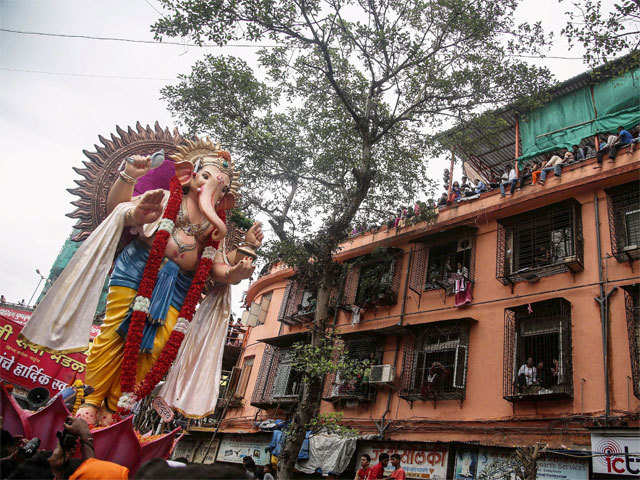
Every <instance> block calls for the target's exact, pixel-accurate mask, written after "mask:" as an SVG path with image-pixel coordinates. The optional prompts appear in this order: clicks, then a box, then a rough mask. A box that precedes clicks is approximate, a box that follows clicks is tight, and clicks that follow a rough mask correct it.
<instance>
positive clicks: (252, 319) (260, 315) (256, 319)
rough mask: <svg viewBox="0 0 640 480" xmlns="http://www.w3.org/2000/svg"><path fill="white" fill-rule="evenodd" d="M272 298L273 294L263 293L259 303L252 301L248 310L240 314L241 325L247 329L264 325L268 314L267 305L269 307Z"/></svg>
mask: <svg viewBox="0 0 640 480" xmlns="http://www.w3.org/2000/svg"><path fill="white" fill-rule="evenodd" d="M272 296H273V292H269V293H265V294H264V295H262V297H261V298H260V301H259V302H258V301H254V302H253V303H252V304H251V307H250V308H249V310H245V311H244V312H243V313H242V324H243V325H246V326H248V327H256V326H258V325H264V321H265V319H266V318H267V313H268V312H269V305H271V297H272Z"/></svg>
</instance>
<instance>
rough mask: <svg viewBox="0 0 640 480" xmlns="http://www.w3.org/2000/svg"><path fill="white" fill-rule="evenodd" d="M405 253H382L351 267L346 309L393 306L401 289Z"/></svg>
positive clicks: (349, 268)
mask: <svg viewBox="0 0 640 480" xmlns="http://www.w3.org/2000/svg"><path fill="white" fill-rule="evenodd" d="M401 254H402V251H401V250H398V249H395V248H387V249H379V250H378V251H375V253H371V254H369V255H366V256H364V257H360V258H359V259H357V260H356V261H355V262H354V263H352V264H351V265H349V266H348V270H347V274H346V279H345V285H344V296H343V304H344V305H357V306H359V307H362V308H366V307H371V306H384V305H394V304H395V303H396V301H397V299H398V289H399V287H400V274H401V268H400V263H399V262H401V261H402V256H401Z"/></svg>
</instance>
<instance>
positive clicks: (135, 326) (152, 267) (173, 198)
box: [120, 177, 182, 393]
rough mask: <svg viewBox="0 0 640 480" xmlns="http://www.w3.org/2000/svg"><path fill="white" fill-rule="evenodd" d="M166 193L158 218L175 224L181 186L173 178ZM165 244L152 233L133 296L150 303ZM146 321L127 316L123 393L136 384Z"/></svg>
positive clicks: (162, 235)
mask: <svg viewBox="0 0 640 480" xmlns="http://www.w3.org/2000/svg"><path fill="white" fill-rule="evenodd" d="M169 191H170V194H169V201H168V203H167V208H166V209H165V211H164V215H163V216H162V218H166V219H169V220H171V221H174V222H175V219H176V217H177V216H178V209H179V208H180V204H181V203H182V185H181V184H180V182H179V181H178V178H177V177H173V178H172V179H171V183H170V184H169ZM168 241H169V232H167V231H166V230H158V232H156V235H155V237H154V239H153V244H152V246H151V252H150V253H149V258H148V260H147V264H146V265H145V267H144V271H143V273H142V280H141V281H140V285H139V286H138V292H137V296H141V297H144V298H147V299H149V300H150V299H151V295H152V293H153V289H154V287H155V285H156V280H157V278H158V271H159V270H160V264H161V263H162V258H163V257H164V252H165V250H166V248H167V242H168ZM146 319H147V314H146V313H145V312H141V311H138V310H134V311H133V313H132V314H131V323H130V325H129V332H128V333H127V341H126V342H125V345H124V355H123V358H122V367H121V374H120V389H121V390H122V392H123V393H124V392H132V391H133V389H134V387H135V384H136V371H137V366H138V352H139V350H140V343H141V342H142V333H143V331H144V323H145V321H146Z"/></svg>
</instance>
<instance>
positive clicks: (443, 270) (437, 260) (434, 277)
mask: <svg viewBox="0 0 640 480" xmlns="http://www.w3.org/2000/svg"><path fill="white" fill-rule="evenodd" d="M472 253H473V243H472V240H471V239H469V238H461V239H459V240H457V241H453V242H449V243H446V244H444V245H437V246H434V247H431V248H430V249H429V259H428V262H427V271H426V279H425V285H424V288H425V290H432V289H437V288H444V289H445V290H446V291H447V292H448V293H453V286H454V283H455V280H456V279H458V278H459V277H460V276H462V277H463V278H465V279H466V280H467V281H469V280H471V267H472ZM458 265H460V268H458Z"/></svg>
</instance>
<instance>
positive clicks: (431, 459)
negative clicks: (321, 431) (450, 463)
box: [357, 443, 448, 480]
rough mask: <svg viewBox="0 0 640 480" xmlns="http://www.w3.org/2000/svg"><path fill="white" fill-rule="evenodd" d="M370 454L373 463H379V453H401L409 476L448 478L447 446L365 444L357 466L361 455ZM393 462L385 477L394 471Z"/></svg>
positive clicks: (402, 462)
mask: <svg viewBox="0 0 640 480" xmlns="http://www.w3.org/2000/svg"><path fill="white" fill-rule="evenodd" d="M365 453H367V454H369V456H370V457H371V465H375V464H376V463H378V455H380V454H381V453H387V454H388V455H389V456H391V455H392V454H394V453H397V454H399V455H400V457H401V458H400V463H401V465H402V468H403V469H404V471H405V472H406V474H407V478H419V479H430V480H433V479H437V480H444V479H446V478H447V453H448V449H447V448H446V447H428V446H425V447H419V446H415V447H413V446H406V445H402V444H397V445H394V444H393V443H387V444H379V445H378V444H376V445H363V446H361V447H360V448H359V449H358V460H357V468H360V457H361V456H362V455H363V454H365ZM393 470H394V469H393V467H392V466H391V462H389V464H388V465H387V468H386V469H385V477H387V476H389V475H391V474H392V473H393Z"/></svg>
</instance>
